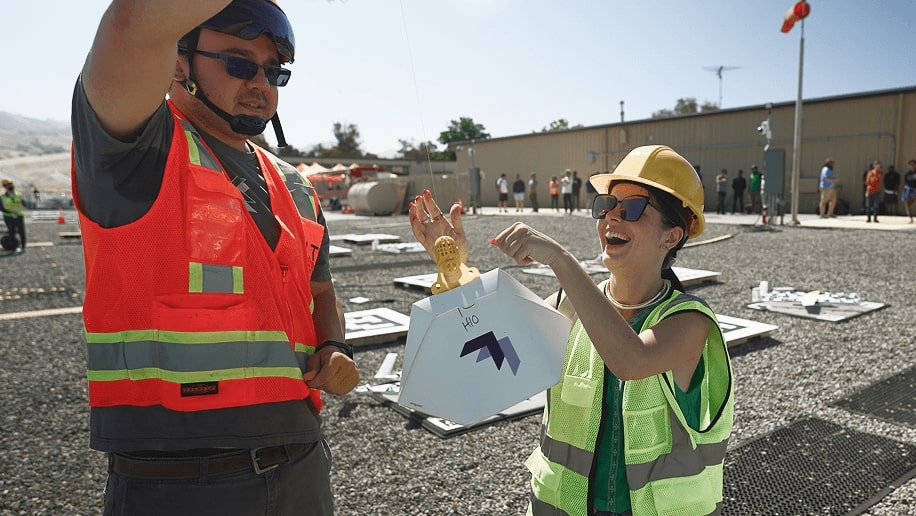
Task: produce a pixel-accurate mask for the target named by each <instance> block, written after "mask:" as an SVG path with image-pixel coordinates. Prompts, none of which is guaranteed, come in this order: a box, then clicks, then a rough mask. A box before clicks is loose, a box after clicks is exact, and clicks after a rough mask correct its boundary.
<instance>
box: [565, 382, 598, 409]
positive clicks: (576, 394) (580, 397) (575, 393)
mask: <svg viewBox="0 0 916 516" xmlns="http://www.w3.org/2000/svg"><path fill="white" fill-rule="evenodd" d="M562 383H563V391H562V392H561V393H560V399H561V400H563V402H564V403H568V404H569V405H572V406H574V407H583V408H590V407H591V406H592V403H593V402H594V400H595V391H596V390H597V389H598V382H597V381H595V380H594V379H592V378H582V377H581V376H572V375H564V379H563V382H562Z"/></svg>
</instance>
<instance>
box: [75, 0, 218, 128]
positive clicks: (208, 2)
mask: <svg viewBox="0 0 916 516" xmlns="http://www.w3.org/2000/svg"><path fill="white" fill-rule="evenodd" d="M228 4H229V0H195V1H193V2H188V1H187V0H113V1H112V2H111V4H110V5H109V6H108V9H107V10H106V11H105V14H104V15H103V16H102V20H101V22H100V23H99V28H98V31H97V32H96V36H95V40H94V41H93V43H92V49H91V50H90V52H89V56H88V57H87V59H86V63H85V65H84V66H83V72H82V76H81V77H82V83H83V88H84V89H85V91H86V97H87V98H88V100H89V104H90V105H91V106H92V109H93V110H94V111H95V113H96V115H97V116H98V118H99V120H100V121H101V123H102V126H103V127H104V128H105V130H106V131H108V132H109V134H111V135H112V136H115V137H117V138H121V139H125V140H126V139H129V138H131V137H133V136H135V135H136V134H137V133H139V132H140V130H141V129H142V128H143V126H144V124H145V123H146V122H147V120H149V118H150V116H152V114H153V113H154V112H155V111H156V108H157V107H158V106H159V105H160V104H161V103H162V100H163V98H164V97H165V94H166V92H167V91H168V89H169V86H170V84H171V83H172V77H173V74H174V72H175V65H176V57H177V48H178V40H179V39H180V38H181V37H182V36H184V35H185V34H187V33H188V32H190V31H191V30H192V29H193V28H194V27H197V26H198V25H200V24H201V23H202V22H204V21H206V20H207V19H209V18H210V17H211V16H213V15H214V14H216V13H218V12H219V11H220V10H222V9H223V8H224V7H225V6H226V5H228Z"/></svg>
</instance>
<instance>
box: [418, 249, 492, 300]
mask: <svg viewBox="0 0 916 516" xmlns="http://www.w3.org/2000/svg"><path fill="white" fill-rule="evenodd" d="M435 249H436V265H438V266H439V275H438V276H437V277H436V282H435V283H433V285H432V287H430V290H431V291H432V293H433V294H439V293H440V292H445V291H446V290H451V289H453V288H455V287H460V286H461V285H464V284H465V283H468V282H470V281H471V280H473V279H476V278H478V277H480V271H478V270H477V268H476V267H468V266H467V265H465V264H463V263H461V256H460V254H459V253H458V244H456V243H455V239H454V238H452V237H450V236H441V237H439V238H437V239H436V247H435Z"/></svg>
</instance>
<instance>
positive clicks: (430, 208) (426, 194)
mask: <svg viewBox="0 0 916 516" xmlns="http://www.w3.org/2000/svg"><path fill="white" fill-rule="evenodd" d="M423 201H424V202H425V203H426V212H427V213H429V216H430V218H433V219H435V220H439V219H436V217H439V218H441V217H442V210H441V209H439V205H438V204H436V200H435V199H433V194H432V193H430V191H429V190H428V189H426V188H424V189H423Z"/></svg>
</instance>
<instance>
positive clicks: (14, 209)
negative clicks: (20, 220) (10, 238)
mask: <svg viewBox="0 0 916 516" xmlns="http://www.w3.org/2000/svg"><path fill="white" fill-rule="evenodd" d="M3 210H4V213H3V216H4V217H10V218H13V217H21V216H23V215H24V214H25V205H24V204H22V194H20V193H19V192H16V193H14V194H12V195H10V194H7V193H5V194H3Z"/></svg>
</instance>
